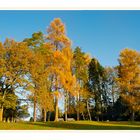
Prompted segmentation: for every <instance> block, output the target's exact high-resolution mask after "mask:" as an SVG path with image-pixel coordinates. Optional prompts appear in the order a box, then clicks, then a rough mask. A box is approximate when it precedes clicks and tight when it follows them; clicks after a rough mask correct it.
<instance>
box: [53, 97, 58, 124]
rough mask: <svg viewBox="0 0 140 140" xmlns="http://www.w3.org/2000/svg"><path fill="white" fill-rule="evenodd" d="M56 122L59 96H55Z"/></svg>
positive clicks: (56, 120)
mask: <svg viewBox="0 0 140 140" xmlns="http://www.w3.org/2000/svg"><path fill="white" fill-rule="evenodd" d="M54 121H55V122H58V96H56V97H55V120H54Z"/></svg>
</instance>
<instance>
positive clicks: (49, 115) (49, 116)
mask: <svg viewBox="0 0 140 140" xmlns="http://www.w3.org/2000/svg"><path fill="white" fill-rule="evenodd" d="M50 118H51V112H50V111H49V112H48V121H50Z"/></svg>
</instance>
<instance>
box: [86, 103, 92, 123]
mask: <svg viewBox="0 0 140 140" xmlns="http://www.w3.org/2000/svg"><path fill="white" fill-rule="evenodd" d="M87 111H88V116H89V120H90V121H91V114H90V111H89V106H88V101H87Z"/></svg>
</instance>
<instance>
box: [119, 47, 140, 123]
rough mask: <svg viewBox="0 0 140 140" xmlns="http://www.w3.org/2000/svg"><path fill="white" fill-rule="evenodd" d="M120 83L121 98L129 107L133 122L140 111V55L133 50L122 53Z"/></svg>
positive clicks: (125, 50)
mask: <svg viewBox="0 0 140 140" xmlns="http://www.w3.org/2000/svg"><path fill="white" fill-rule="evenodd" d="M118 83H119V86H120V92H121V97H122V98H123V100H124V102H125V103H126V104H127V105H128V106H129V109H130V111H131V112H130V113H131V120H132V121H133V120H134V119H135V112H137V111H140V91H139V90H140V53H139V52H137V51H135V50H132V49H128V48H126V49H124V50H122V51H121V52H120V57H119V67H118Z"/></svg>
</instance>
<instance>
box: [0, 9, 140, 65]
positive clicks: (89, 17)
mask: <svg viewBox="0 0 140 140" xmlns="http://www.w3.org/2000/svg"><path fill="white" fill-rule="evenodd" d="M56 17H60V18H61V19H62V21H63V22H64V23H65V25H66V28H67V35H68V36H69V38H70V39H71V40H72V42H73V45H72V47H73V48H74V47H76V46H80V47H81V48H82V49H83V51H85V52H88V53H90V54H91V55H92V56H94V57H96V58H97V59H98V60H99V61H100V63H101V64H102V65H103V66H114V65H117V59H118V56H119V52H120V50H122V49H123V48H126V47H128V48H132V49H136V50H138V51H140V11H0V41H4V40H5V38H6V37H8V38H14V39H15V40H16V41H21V40H23V39H24V38H26V37H31V34H32V33H34V32H37V31H42V32H44V33H45V34H46V28H47V27H48V26H49V24H50V22H51V21H52V20H53V19H54V18H56Z"/></svg>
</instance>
